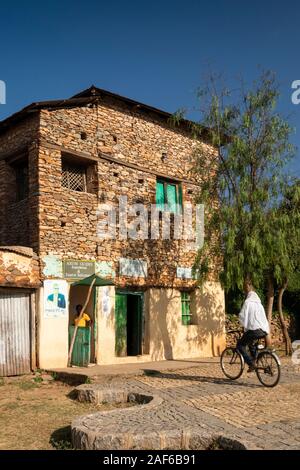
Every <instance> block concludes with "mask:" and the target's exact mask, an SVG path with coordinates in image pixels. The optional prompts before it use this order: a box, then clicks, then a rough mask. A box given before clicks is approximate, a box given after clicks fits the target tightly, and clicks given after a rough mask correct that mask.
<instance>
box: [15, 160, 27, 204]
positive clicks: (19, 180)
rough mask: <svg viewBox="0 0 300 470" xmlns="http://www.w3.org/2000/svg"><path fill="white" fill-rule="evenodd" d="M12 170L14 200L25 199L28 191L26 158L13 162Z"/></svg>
mask: <svg viewBox="0 0 300 470" xmlns="http://www.w3.org/2000/svg"><path fill="white" fill-rule="evenodd" d="M14 170H15V177H16V202H19V201H23V199H26V198H27V197H28V193H29V178H28V159H25V160H21V161H20V162H17V163H15V164H14Z"/></svg>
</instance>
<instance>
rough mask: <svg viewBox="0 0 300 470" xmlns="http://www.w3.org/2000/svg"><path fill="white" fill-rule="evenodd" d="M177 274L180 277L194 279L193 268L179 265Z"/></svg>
mask: <svg viewBox="0 0 300 470" xmlns="http://www.w3.org/2000/svg"><path fill="white" fill-rule="evenodd" d="M176 276H177V277H179V278H180V279H193V278H194V276H193V273H192V268H184V267H181V266H177V270H176Z"/></svg>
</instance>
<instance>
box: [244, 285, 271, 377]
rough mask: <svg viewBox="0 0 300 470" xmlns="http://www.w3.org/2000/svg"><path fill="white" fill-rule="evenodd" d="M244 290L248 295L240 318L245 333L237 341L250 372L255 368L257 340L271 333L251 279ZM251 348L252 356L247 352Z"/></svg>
mask: <svg viewBox="0 0 300 470" xmlns="http://www.w3.org/2000/svg"><path fill="white" fill-rule="evenodd" d="M244 291H245V294H246V295H247V297H246V300H245V302H244V304H243V306H242V309H241V311H240V314H239V320H240V323H241V324H242V326H243V327H244V329H245V333H244V334H243V336H242V337H241V339H240V340H239V341H238V343H237V349H238V350H239V351H240V353H241V354H242V356H243V358H244V359H245V362H246V364H248V366H249V369H248V372H252V371H254V370H255V346H254V342H255V340H257V339H259V338H265V337H266V336H267V335H269V333H270V327H269V323H268V320H267V317H266V314H265V310H264V307H263V305H262V303H261V300H260V298H259V297H258V295H257V294H256V292H255V291H254V288H253V285H252V283H251V281H249V280H246V281H245V283H244ZM247 346H248V348H249V351H250V354H251V356H250V355H249V354H248V352H247Z"/></svg>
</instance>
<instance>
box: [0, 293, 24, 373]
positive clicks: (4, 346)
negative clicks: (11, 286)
mask: <svg viewBox="0 0 300 470" xmlns="http://www.w3.org/2000/svg"><path fill="white" fill-rule="evenodd" d="M28 372H30V295H29V294H25V293H21V292H14V291H13V290H10V291H8V292H7V293H3V292H0V376H10V375H21V374H26V373H28Z"/></svg>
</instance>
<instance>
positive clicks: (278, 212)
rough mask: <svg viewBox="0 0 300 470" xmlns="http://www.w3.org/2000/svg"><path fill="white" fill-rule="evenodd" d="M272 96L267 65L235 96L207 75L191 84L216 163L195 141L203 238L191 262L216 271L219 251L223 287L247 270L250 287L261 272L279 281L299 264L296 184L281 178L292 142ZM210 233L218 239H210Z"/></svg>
mask: <svg viewBox="0 0 300 470" xmlns="http://www.w3.org/2000/svg"><path fill="white" fill-rule="evenodd" d="M278 96H279V92H278V88H277V85H276V83H275V78H274V75H273V74H272V73H271V72H265V73H263V74H262V75H261V77H260V78H259V79H258V80H257V81H256V82H255V83H254V84H253V85H252V88H251V89H248V90H245V86H244V84H242V86H241V88H240V90H239V96H238V98H236V96H235V95H234V93H228V90H227V89H223V90H220V91H218V83H216V82H214V80H213V77H211V78H210V80H209V81H208V82H207V84H206V85H205V87H204V88H203V92H201V91H199V92H198V98H199V100H200V103H201V105H204V104H206V108H205V109H204V110H203V112H202V116H201V128H202V129H203V125H204V126H207V127H208V128H209V136H210V137H211V139H212V142H213V144H214V146H215V148H216V158H217V168H216V161H215V160H214V159H213V158H212V157H211V156H210V157H208V155H207V149H205V148H203V146H201V145H199V146H198V148H197V149H196V151H195V171H196V173H198V175H199V176H200V177H201V178H202V180H203V184H202V185H201V187H200V188H199V194H198V197H197V200H198V201H199V202H202V203H204V204H205V207H206V213H207V216H206V227H205V232H206V243H205V245H204V247H203V249H202V250H201V251H200V252H199V253H198V257H197V260H196V263H195V267H197V268H198V269H199V272H200V277H201V279H204V278H205V277H206V276H208V275H211V274H214V273H215V272H216V268H215V266H216V261H217V260H220V257H222V258H223V269H221V273H220V279H221V281H222V283H223V286H224V287H225V288H226V289H227V290H228V289H236V288H239V289H241V288H242V285H243V281H244V278H245V277H246V276H247V275H250V276H251V278H252V281H253V282H254V283H255V284H256V286H257V287H258V286H259V285H260V284H262V283H263V282H264V279H265V278H266V276H267V275H268V273H272V276H273V278H274V279H275V280H276V282H277V283H278V284H280V283H282V282H283V281H284V279H286V278H287V277H289V276H291V274H292V273H293V272H294V271H295V270H296V269H298V268H299V254H298V255H297V250H298V252H299V248H297V243H295V240H296V239H297V240H298V244H299V240H300V237H299V226H300V222H299V221H300V217H299V201H300V185H299V183H298V184H296V186H295V188H293V190H292V188H291V187H290V186H288V185H287V183H286V180H287V176H286V172H285V166H286V163H287V162H288V161H289V159H290V158H292V156H293V152H294V148H293V146H292V145H291V144H290V142H289V136H290V133H291V128H290V126H289V124H288V123H287V122H286V121H285V120H284V119H283V118H282V117H281V116H280V115H279V114H278V113H277V112H276V101H277V99H278ZM202 109H203V108H202ZM196 126H197V125H196ZM198 126H200V124H199V125H198ZM212 200H215V201H218V204H212ZM283 200H284V201H285V202H284V203H283ZM297 205H298V209H297V210H295V207H296V206H297ZM292 207H293V209H292ZM216 233H218V234H220V240H219V243H218V245H217V246H216V245H215V244H214V245H213V246H212V243H211V240H212V239H213V237H214V234H216ZM297 266H298V267H297Z"/></svg>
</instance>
